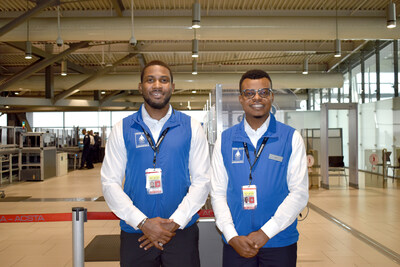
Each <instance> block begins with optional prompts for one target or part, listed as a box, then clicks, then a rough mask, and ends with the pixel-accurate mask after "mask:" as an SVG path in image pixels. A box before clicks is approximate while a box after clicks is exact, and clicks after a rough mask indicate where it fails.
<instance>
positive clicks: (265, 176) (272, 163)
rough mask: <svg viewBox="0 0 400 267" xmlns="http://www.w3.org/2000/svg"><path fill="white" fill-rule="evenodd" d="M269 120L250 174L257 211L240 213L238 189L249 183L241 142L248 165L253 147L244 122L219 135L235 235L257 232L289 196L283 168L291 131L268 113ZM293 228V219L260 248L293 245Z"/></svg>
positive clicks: (290, 141)
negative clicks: (245, 144) (254, 186)
mask: <svg viewBox="0 0 400 267" xmlns="http://www.w3.org/2000/svg"><path fill="white" fill-rule="evenodd" d="M270 117H271V119H270V124H269V127H268V129H267V131H266V132H265V133H264V134H263V136H262V137H261V138H260V139H259V140H258V143H257V151H258V149H259V147H260V146H261V143H262V141H263V138H264V137H268V141H267V143H266V145H265V147H264V150H263V151H262V153H261V155H260V157H259V159H258V161H257V163H256V165H255V166H254V167H253V171H252V177H253V180H252V184H254V185H256V186H257V208H256V209H254V210H244V209H243V204H242V186H243V185H248V184H249V173H250V164H249V161H248V160H247V157H246V154H245V150H244V147H243V142H246V143H247V147H248V149H249V156H250V161H251V163H252V164H253V163H254V159H255V148H254V146H253V144H252V143H251V141H250V139H249V137H248V136H247V134H246V132H245V130H244V119H243V120H242V121H241V123H239V124H237V125H235V126H233V127H231V128H229V129H227V130H225V131H224V132H223V133H222V137H221V138H222V139H221V152H222V156H223V161H224V165H225V168H226V171H227V173H228V177H229V180H228V188H227V202H228V206H229V209H230V211H231V214H232V218H233V223H234V225H235V228H236V231H237V232H238V234H239V235H248V234H249V233H251V232H254V231H257V230H259V229H260V228H261V227H262V226H263V225H264V224H265V223H266V222H267V221H268V220H269V219H270V218H271V217H272V216H273V215H274V213H275V212H276V210H277V208H278V206H279V205H280V204H281V203H282V202H283V200H284V199H285V198H286V196H287V195H288V194H289V189H288V184H287V168H288V163H289V158H290V155H291V153H292V137H293V133H294V129H293V128H291V127H290V126H287V125H285V124H283V123H280V122H277V121H276V119H275V117H274V115H272V114H270ZM296 226H297V220H296V221H295V222H293V223H292V224H291V225H290V226H289V227H287V228H286V229H285V230H283V231H282V232H280V233H278V234H277V235H276V236H274V237H273V238H271V239H270V240H269V241H268V242H267V244H266V245H265V246H264V247H284V246H289V245H291V244H293V243H295V242H297V240H298V237H299V233H298V231H297V229H296ZM224 241H225V242H226V240H225V239H224Z"/></svg>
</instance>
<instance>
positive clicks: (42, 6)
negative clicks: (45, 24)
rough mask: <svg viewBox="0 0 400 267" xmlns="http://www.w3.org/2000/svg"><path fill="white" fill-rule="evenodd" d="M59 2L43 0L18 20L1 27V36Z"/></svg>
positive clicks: (56, 0)
mask: <svg viewBox="0 0 400 267" xmlns="http://www.w3.org/2000/svg"><path fill="white" fill-rule="evenodd" d="M58 1H59V0H42V1H38V3H37V5H36V6H35V7H34V8H32V9H30V10H28V11H27V12H25V13H24V14H22V15H20V16H19V17H18V18H15V19H13V20H12V21H10V22H9V23H7V24H6V25H4V26H3V27H1V28H0V36H3V35H4V34H6V33H7V32H9V31H11V30H12V29H14V28H16V27H18V26H19V25H20V24H22V23H23V22H24V21H26V20H27V19H29V18H30V17H33V16H34V15H36V14H37V13H39V12H40V11H41V10H43V9H45V8H47V7H49V6H52V5H54V4H56V3H57V2H58Z"/></svg>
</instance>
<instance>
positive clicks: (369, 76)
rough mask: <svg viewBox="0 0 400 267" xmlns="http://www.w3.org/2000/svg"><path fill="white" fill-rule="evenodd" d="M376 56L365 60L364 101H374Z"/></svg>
mask: <svg viewBox="0 0 400 267" xmlns="http://www.w3.org/2000/svg"><path fill="white" fill-rule="evenodd" d="M375 61H376V56H375V54H374V55H373V56H371V57H370V58H368V59H367V60H365V73H364V75H365V103H369V102H375V101H376V63H375Z"/></svg>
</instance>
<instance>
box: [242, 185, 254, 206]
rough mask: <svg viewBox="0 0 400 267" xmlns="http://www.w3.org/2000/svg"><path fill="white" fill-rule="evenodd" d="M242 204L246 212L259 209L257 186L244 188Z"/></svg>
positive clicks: (245, 186)
mask: <svg viewBox="0 0 400 267" xmlns="http://www.w3.org/2000/svg"><path fill="white" fill-rule="evenodd" d="M242 203H243V209H245V210H255V209H256V208H257V187H256V186H255V185H244V186H242Z"/></svg>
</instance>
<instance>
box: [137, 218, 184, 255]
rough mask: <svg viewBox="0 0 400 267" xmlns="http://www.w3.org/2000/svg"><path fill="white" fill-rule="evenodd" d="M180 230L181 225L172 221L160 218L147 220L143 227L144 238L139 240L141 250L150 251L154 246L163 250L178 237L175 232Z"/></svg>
mask: <svg viewBox="0 0 400 267" xmlns="http://www.w3.org/2000/svg"><path fill="white" fill-rule="evenodd" d="M178 228H179V224H177V223H175V222H174V221H173V220H172V219H164V218H160V217H156V218H151V219H147V220H146V222H145V223H144V224H143V226H142V227H141V230H142V232H143V236H141V237H140V238H139V240H138V241H139V242H140V248H143V249H144V250H148V249H149V248H151V247H153V246H154V247H156V248H158V249H160V250H163V249H164V248H163V246H164V245H165V244H167V243H168V242H169V241H170V240H171V238H172V237H174V236H175V235H176V233H175V231H176V230H177V229H178Z"/></svg>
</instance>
